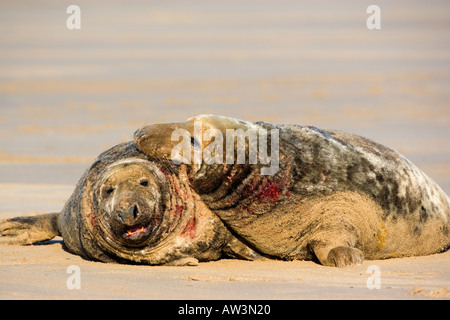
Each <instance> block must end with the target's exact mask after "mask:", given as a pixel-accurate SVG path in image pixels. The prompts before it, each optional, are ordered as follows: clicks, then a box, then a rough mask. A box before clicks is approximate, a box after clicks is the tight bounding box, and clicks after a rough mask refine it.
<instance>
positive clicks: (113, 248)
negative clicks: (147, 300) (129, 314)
mask: <svg viewBox="0 0 450 320" xmlns="http://www.w3.org/2000/svg"><path fill="white" fill-rule="evenodd" d="M0 233H1V235H2V237H0V244H7V245H8V244H9V245H27V244H32V243H35V242H39V241H47V240H50V239H52V238H54V237H55V236H58V235H59V236H62V237H63V240H64V245H65V246H66V248H67V249H68V250H69V251H71V252H72V253H75V254H78V255H81V256H83V257H85V258H87V259H92V260H99V261H103V262H120V263H142V264H152V265H159V264H173V265H196V264H197V263H198V261H209V260H215V259H218V258H219V257H220V256H221V255H222V254H223V253H227V252H228V253H229V254H230V255H232V256H236V255H237V254H238V253H234V252H235V251H236V252H239V250H241V244H240V241H239V240H237V239H235V238H234V237H233V236H232V235H231V233H230V232H229V231H228V230H227V228H226V227H225V226H224V225H223V223H222V222H221V221H220V219H219V218H218V217H217V216H216V215H214V214H213V213H212V212H211V211H210V210H209V209H208V208H207V207H206V206H205V204H204V203H203V201H201V199H200V198H199V196H198V195H197V194H196V193H195V192H194V191H193V190H192V189H191V188H190V186H189V182H188V180H187V176H186V173H184V172H182V168H180V170H178V169H177V168H176V167H175V166H173V165H171V163H169V162H167V161H158V162H154V161H152V159H149V158H148V156H146V155H145V154H143V153H142V152H140V151H139V150H137V149H136V147H135V145H134V144H133V143H132V142H127V143H122V144H119V145H117V146H115V147H113V148H111V149H110V150H108V151H105V152H104V153H102V154H101V155H100V156H99V157H98V158H97V160H96V161H95V162H94V164H92V166H91V167H90V168H89V169H88V170H87V171H86V172H85V173H84V175H83V176H82V177H81V179H80V180H79V182H78V184H77V186H76V188H75V190H74V192H73V194H72V196H71V197H70V199H69V200H68V201H67V203H66V204H65V206H64V208H63V209H62V211H61V212H60V213H50V214H44V215H39V216H31V217H17V218H12V219H7V220H3V221H0ZM242 247H244V246H242ZM243 250H245V248H243Z"/></svg>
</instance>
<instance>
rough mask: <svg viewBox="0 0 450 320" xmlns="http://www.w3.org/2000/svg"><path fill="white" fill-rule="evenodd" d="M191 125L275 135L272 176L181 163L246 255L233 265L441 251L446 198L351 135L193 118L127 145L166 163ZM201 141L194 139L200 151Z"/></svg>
mask: <svg viewBox="0 0 450 320" xmlns="http://www.w3.org/2000/svg"><path fill="white" fill-rule="evenodd" d="M198 120H201V121H202V130H203V132H205V131H206V130H209V129H213V130H214V129H218V130H220V131H221V132H222V134H223V135H225V134H226V129H235V130H236V129H243V130H244V131H245V130H247V129H250V128H263V129H266V130H267V132H270V130H271V129H278V130H279V170H278V172H277V173H276V174H274V175H262V174H261V168H262V165H261V164H249V163H248V161H247V162H246V163H245V164H227V163H226V162H225V161H223V164H218V163H214V164H206V163H205V162H203V163H201V164H181V165H180V168H181V167H183V166H187V172H188V177H189V181H190V185H191V186H192V188H193V189H194V190H195V191H196V192H198V194H199V195H200V197H201V198H202V200H203V201H204V203H205V204H206V205H207V206H208V208H209V209H211V210H212V211H213V212H214V213H215V214H216V215H217V216H218V217H219V218H220V220H221V221H222V222H223V223H224V224H225V225H226V226H227V227H228V228H229V229H230V230H231V231H232V232H233V234H234V235H235V236H236V237H237V238H238V239H240V241H241V242H242V243H243V244H245V245H246V246H247V248H248V250H247V252H252V255H251V256H245V254H244V255H241V258H247V259H254V258H255V257H256V256H257V255H258V254H261V255H262V256H265V257H271V258H277V259H286V260H292V259H302V260H303V259H307V260H310V259H318V260H319V261H320V263H322V264H324V265H330V266H338V267H341V266H346V265H353V264H360V263H361V262H362V261H363V259H364V258H366V259H386V258H393V257H402V256H414V255H428V254H432V253H437V252H441V251H444V250H446V249H448V248H449V246H450V200H449V198H448V196H447V195H446V194H445V193H444V192H443V191H442V190H441V188H440V187H439V186H438V185H437V184H436V183H435V182H434V181H433V180H432V179H430V178H429V177H428V176H427V175H426V174H425V173H423V172H422V171H421V170H419V169H418V168H417V167H416V166H415V165H413V164H412V163H411V162H410V161H408V160H407V159H406V158H405V157H403V156H402V155H400V154H399V153H397V152H396V151H394V150H392V149H390V148H388V147H385V146H383V145H380V144H378V143H376V142H373V141H371V140H369V139H366V138H363V137H360V136H357V135H354V134H349V133H345V132H340V131H334V130H322V129H318V128H316V127H310V126H300V125H274V124H270V123H265V122H248V121H243V120H238V119H233V118H228V117H221V116H214V115H200V116H197V117H194V118H191V119H189V120H188V121H186V122H179V123H167V124H155V125H150V126H147V127H144V128H142V129H140V130H138V131H137V132H136V133H135V137H134V141H135V144H136V146H137V147H138V148H139V149H140V150H141V151H143V152H144V153H146V154H147V155H149V156H150V157H153V158H158V159H166V160H170V159H171V152H172V150H173V148H174V146H175V145H176V144H178V143H179V142H178V141H172V140H171V134H172V132H173V131H174V130H176V129H180V128H181V129H185V130H188V131H189V132H190V134H191V135H192V136H193V135H194V122H195V121H198ZM270 141H271V140H270V138H269V139H268V143H270ZM195 142H196V141H193V148H192V149H193V151H192V152H194V151H195V150H194V149H195V147H196V146H197V145H198V143H195ZM209 143H212V141H203V144H202V147H203V149H204V148H205V147H207V145H208V144H209ZM247 147H248V141H247ZM267 149H268V150H270V148H269V147H268V148H267ZM223 150H225V147H224V148H223ZM247 150H248V148H247ZM200 151H203V150H200ZM236 153H237V152H236V150H235V155H236ZM224 157H225V156H224ZM247 159H248V157H247Z"/></svg>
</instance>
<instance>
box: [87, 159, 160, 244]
mask: <svg viewBox="0 0 450 320" xmlns="http://www.w3.org/2000/svg"><path fill="white" fill-rule="evenodd" d="M152 169H153V170H152ZM95 190H96V192H94V199H93V202H94V203H96V204H97V206H98V208H99V210H98V215H97V216H95V217H94V219H95V220H97V221H101V222H99V225H100V227H101V229H102V231H103V232H104V233H105V235H106V234H108V235H110V236H112V237H114V238H117V240H118V241H120V242H122V243H123V244H124V245H127V246H142V245H143V244H145V243H146V241H148V240H149V239H150V238H152V239H154V238H155V237H156V235H157V232H158V229H159V227H160V225H161V222H162V221H163V218H164V216H163V214H164V211H165V206H166V203H165V202H166V201H167V199H165V198H164V194H165V193H167V192H162V190H166V191H167V190H168V186H167V181H165V179H164V177H163V176H161V174H160V173H159V171H158V170H155V168H152V167H151V166H150V165H149V163H148V161H145V160H141V159H135V160H133V159H127V160H125V161H120V162H118V163H115V164H114V165H113V166H111V167H109V168H108V170H107V173H105V175H104V178H103V179H102V180H100V181H99V184H98V186H97V185H96V186H95ZM166 198H167V197H166Z"/></svg>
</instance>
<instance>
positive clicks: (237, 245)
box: [223, 236, 264, 261]
mask: <svg viewBox="0 0 450 320" xmlns="http://www.w3.org/2000/svg"><path fill="white" fill-rule="evenodd" d="M223 251H224V253H225V254H226V255H227V256H229V257H231V258H235V259H242V260H250V261H254V260H263V259H264V257H263V256H262V255H260V254H259V253H258V252H256V251H255V250H253V249H252V248H250V247H249V246H248V245H247V244H245V243H244V242H243V241H242V240H241V239H239V238H238V237H236V236H232V238H231V239H230V241H228V243H227V245H226V246H225V247H224V250H223Z"/></svg>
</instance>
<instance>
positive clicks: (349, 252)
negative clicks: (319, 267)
mask: <svg viewBox="0 0 450 320" xmlns="http://www.w3.org/2000/svg"><path fill="white" fill-rule="evenodd" d="M311 247H312V250H313V252H314V254H315V255H316V257H317V259H319V261H320V263H321V264H323V265H325V266H331V267H340V268H342V267H347V266H352V265H359V264H362V263H363V261H364V254H363V253H362V252H361V250H359V249H357V248H353V247H349V246H337V247H333V248H331V249H330V247H329V246H326V245H325V246H321V245H313V246H311Z"/></svg>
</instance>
